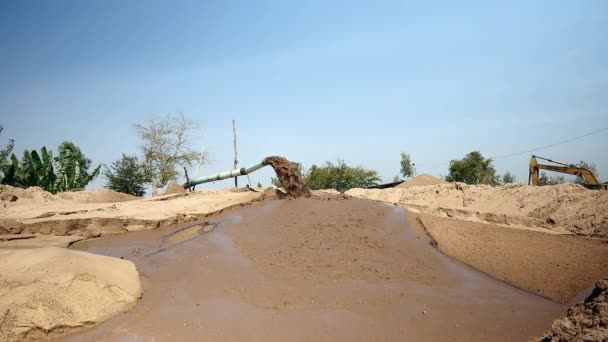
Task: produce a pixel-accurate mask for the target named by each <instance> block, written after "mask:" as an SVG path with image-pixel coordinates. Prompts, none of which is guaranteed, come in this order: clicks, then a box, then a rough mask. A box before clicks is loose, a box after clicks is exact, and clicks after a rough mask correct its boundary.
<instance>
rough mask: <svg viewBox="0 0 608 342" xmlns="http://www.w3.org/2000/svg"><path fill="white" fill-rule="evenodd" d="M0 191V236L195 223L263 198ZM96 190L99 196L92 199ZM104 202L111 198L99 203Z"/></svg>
mask: <svg viewBox="0 0 608 342" xmlns="http://www.w3.org/2000/svg"><path fill="white" fill-rule="evenodd" d="M0 191H2V192H0V196H3V198H10V199H11V200H4V201H2V202H1V203H2V204H3V206H2V207H1V208H0V234H2V233H4V234H44V235H49V234H50V235H60V236H63V235H78V236H83V237H85V238H91V237H98V236H105V235H108V234H118V233H124V232H127V231H136V230H145V229H154V228H158V227H160V226H166V225H171V224H176V223H179V222H189V221H195V220H198V219H201V218H204V217H206V216H209V215H211V214H214V213H217V212H219V211H221V210H224V209H226V208H228V207H231V206H235V205H245V204H247V203H250V202H252V201H256V200H260V199H261V198H263V197H264V193H263V192H253V191H247V190H242V191H238V192H237V191H230V190H203V191H196V192H192V193H175V194H170V195H164V196H157V197H152V198H142V199H135V200H133V197H132V196H128V195H125V196H128V197H124V196H123V195H124V194H117V193H115V192H111V191H108V190H105V191H100V192H92V193H89V192H83V193H80V194H78V193H73V194H71V196H72V199H65V198H63V197H65V196H59V195H57V196H54V195H51V194H49V193H48V192H45V191H42V190H41V189H36V188H29V189H26V190H23V189H17V188H12V187H7V186H0ZM96 193H97V194H102V196H98V197H95V194H96ZM108 194H114V195H112V196H108ZM13 199H14V200H13ZM83 199H84V201H83V202H81V200H83ZM124 199H128V200H127V201H124ZM107 200H114V201H109V202H100V201H107ZM121 200H122V201H121ZM0 245H2V244H1V243H0Z"/></svg>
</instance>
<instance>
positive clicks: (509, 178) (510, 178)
mask: <svg viewBox="0 0 608 342" xmlns="http://www.w3.org/2000/svg"><path fill="white" fill-rule="evenodd" d="M509 183H515V176H514V175H513V174H512V173H511V172H509V171H507V172H505V174H504V175H502V184H509Z"/></svg>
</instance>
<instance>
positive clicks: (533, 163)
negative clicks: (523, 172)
mask: <svg viewBox="0 0 608 342" xmlns="http://www.w3.org/2000/svg"><path fill="white" fill-rule="evenodd" d="M537 159H542V160H546V161H548V162H551V163H554V164H558V165H559V166H558V165H547V164H539V163H538V160H537ZM540 170H548V171H554V172H561V173H567V174H569V175H575V176H579V177H581V178H582V179H584V180H585V183H586V184H582V185H583V186H585V187H586V188H589V189H601V190H608V184H606V183H604V184H602V183H601V182H600V181H599V179H597V177H596V176H595V174H594V173H593V171H591V170H589V169H587V168H584V167H580V166H578V165H574V164H567V163H562V162H558V161H555V160H551V159H547V158H543V157H539V156H534V155H533V156H532V157H531V158H530V175H529V176H528V185H530V184H532V185H538V174H539V171H540Z"/></svg>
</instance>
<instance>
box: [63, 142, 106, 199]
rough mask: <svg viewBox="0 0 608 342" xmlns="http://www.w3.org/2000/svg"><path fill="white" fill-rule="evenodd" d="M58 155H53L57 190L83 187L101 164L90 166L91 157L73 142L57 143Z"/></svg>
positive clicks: (98, 169)
mask: <svg viewBox="0 0 608 342" xmlns="http://www.w3.org/2000/svg"><path fill="white" fill-rule="evenodd" d="M58 150H59V155H58V156H57V157H55V163H56V166H57V173H56V174H57V180H56V182H55V187H56V189H57V191H67V190H74V189H84V187H85V186H86V185H87V184H89V183H90V182H91V181H92V180H93V179H95V177H97V176H98V175H99V173H100V170H101V165H98V166H96V167H94V168H91V167H92V166H91V164H92V161H91V159H89V158H87V157H85V155H84V154H83V153H82V151H81V150H80V148H79V147H78V146H76V145H74V143H72V142H69V141H64V142H62V143H61V145H59V149H58Z"/></svg>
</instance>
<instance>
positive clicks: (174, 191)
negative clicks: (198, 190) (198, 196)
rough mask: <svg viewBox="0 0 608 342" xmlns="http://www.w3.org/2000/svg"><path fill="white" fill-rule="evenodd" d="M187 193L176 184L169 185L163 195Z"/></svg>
mask: <svg viewBox="0 0 608 342" xmlns="http://www.w3.org/2000/svg"><path fill="white" fill-rule="evenodd" d="M186 192H187V191H186V189H184V187H183V186H181V185H179V184H177V183H169V185H167V188H166V189H165V192H163V195H172V194H185V193H186Z"/></svg>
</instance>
